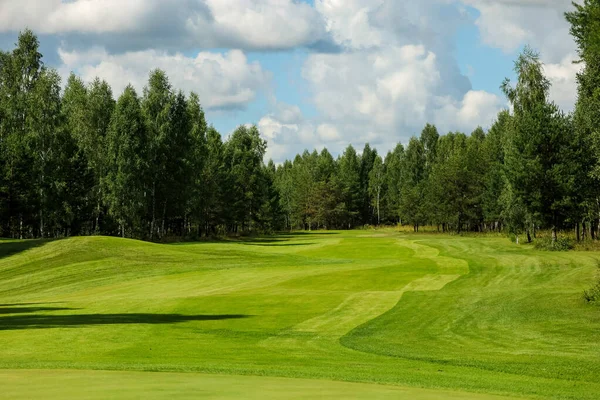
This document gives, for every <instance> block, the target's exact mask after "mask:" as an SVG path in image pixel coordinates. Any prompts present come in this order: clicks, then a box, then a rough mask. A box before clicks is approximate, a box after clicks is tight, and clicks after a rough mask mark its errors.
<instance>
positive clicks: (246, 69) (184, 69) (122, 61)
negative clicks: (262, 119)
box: [59, 48, 270, 109]
mask: <svg viewBox="0 0 600 400" xmlns="http://www.w3.org/2000/svg"><path fill="white" fill-rule="evenodd" d="M59 55H60V57H61V59H62V62H63V65H62V66H61V67H60V72H61V73H62V75H63V76H65V75H67V74H68V73H69V72H70V71H74V72H76V73H77V74H78V75H80V76H81V77H82V78H83V79H84V80H86V81H91V80H92V79H94V78H95V77H100V78H103V79H106V80H107V81H108V82H109V83H110V84H111V85H112V87H113V91H114V92H115V93H116V94H119V93H121V92H122V90H123V89H124V88H125V86H127V85H128V84H129V83H131V84H132V85H133V86H134V87H135V88H136V89H138V90H141V89H142V88H143V87H144V85H145V84H146V82H147V78H148V74H149V73H150V70H151V69H154V68H160V69H163V70H164V71H165V72H166V73H167V75H168V76H169V78H170V79H171V83H172V84H173V86H174V87H175V88H180V89H183V90H186V91H195V92H197V93H198V94H199V95H200V99H201V101H202V103H203V105H204V107H205V108H208V109H231V108H243V107H245V106H246V105H248V103H250V102H252V101H253V100H254V98H255V97H256V95H257V93H258V92H259V91H261V90H264V88H266V87H268V85H269V81H270V74H269V73H268V72H266V71H264V70H263V69H262V67H261V66H260V65H259V64H258V63H256V62H252V63H250V62H248V59H247V57H246V55H245V54H244V53H243V52H242V51H240V50H231V51H229V52H227V53H225V54H221V53H210V52H201V53H199V54H198V55H197V56H196V57H186V56H185V55H183V54H180V53H175V54H167V53H165V52H162V51H158V50H145V51H138V52H130V53H124V54H118V55H111V54H108V53H107V52H106V50H104V49H103V48H94V49H91V50H89V51H86V52H76V51H65V50H62V49H60V50H59Z"/></svg>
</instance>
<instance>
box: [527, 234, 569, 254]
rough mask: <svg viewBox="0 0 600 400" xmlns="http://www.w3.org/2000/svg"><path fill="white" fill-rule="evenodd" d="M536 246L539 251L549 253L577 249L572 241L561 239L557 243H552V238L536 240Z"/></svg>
mask: <svg viewBox="0 0 600 400" xmlns="http://www.w3.org/2000/svg"><path fill="white" fill-rule="evenodd" d="M534 246H535V248H536V249H539V250H547V251H569V250H573V249H574V248H575V243H574V242H573V240H572V239H567V238H562V237H559V238H557V239H556V241H554V242H553V241H552V239H551V238H545V237H544V238H539V239H536V241H535V243H534Z"/></svg>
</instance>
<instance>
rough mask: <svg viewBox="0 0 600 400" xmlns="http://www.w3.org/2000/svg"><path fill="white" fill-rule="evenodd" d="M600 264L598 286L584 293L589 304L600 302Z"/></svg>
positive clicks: (599, 267) (599, 266) (599, 265)
mask: <svg viewBox="0 0 600 400" xmlns="http://www.w3.org/2000/svg"><path fill="white" fill-rule="evenodd" d="M597 263H598V272H599V276H598V278H597V279H596V284H595V285H594V286H593V287H591V288H590V289H588V290H584V291H583V298H584V300H585V301H587V302H588V303H596V302H600V261H597Z"/></svg>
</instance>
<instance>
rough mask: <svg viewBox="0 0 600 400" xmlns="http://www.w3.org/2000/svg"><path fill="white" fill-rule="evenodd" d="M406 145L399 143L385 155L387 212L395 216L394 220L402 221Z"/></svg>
mask: <svg viewBox="0 0 600 400" xmlns="http://www.w3.org/2000/svg"><path fill="white" fill-rule="evenodd" d="M403 158H404V146H402V144H398V145H397V146H396V147H395V148H394V150H393V151H391V152H390V153H388V154H387V156H386V157H385V185H386V187H387V190H386V194H385V204H386V210H387V211H386V214H387V215H389V216H393V218H394V222H400V221H399V218H400V216H401V213H400V206H401V198H402V197H401V196H402V175H403V174H402V165H403Z"/></svg>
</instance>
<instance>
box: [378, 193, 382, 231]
mask: <svg viewBox="0 0 600 400" xmlns="http://www.w3.org/2000/svg"><path fill="white" fill-rule="evenodd" d="M380 223H381V217H380V214H379V190H378V191H377V226H379V224H380Z"/></svg>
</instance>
